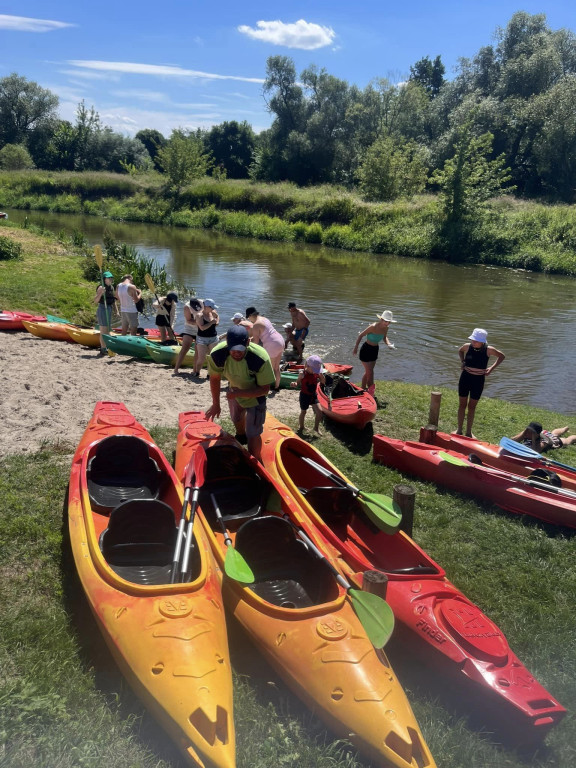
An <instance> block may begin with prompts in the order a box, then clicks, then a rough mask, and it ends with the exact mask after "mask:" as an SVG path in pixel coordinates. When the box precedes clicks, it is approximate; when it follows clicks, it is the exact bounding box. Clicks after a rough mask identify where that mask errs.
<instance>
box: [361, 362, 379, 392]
mask: <svg viewBox="0 0 576 768" xmlns="http://www.w3.org/2000/svg"><path fill="white" fill-rule="evenodd" d="M362 365H363V366H364V376H362V389H368V388H369V387H371V386H372V385H373V384H374V368H375V366H376V361H375V360H371V361H370V362H369V363H362Z"/></svg>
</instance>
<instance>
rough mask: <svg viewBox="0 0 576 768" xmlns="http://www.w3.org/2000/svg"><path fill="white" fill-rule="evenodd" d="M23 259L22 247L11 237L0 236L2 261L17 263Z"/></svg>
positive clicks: (0, 259) (0, 257)
mask: <svg viewBox="0 0 576 768" xmlns="http://www.w3.org/2000/svg"><path fill="white" fill-rule="evenodd" d="M21 258H22V246H21V245H20V243H17V242H15V241H14V240H12V238H10V237H4V235H0V261H17V260H18V259H21Z"/></svg>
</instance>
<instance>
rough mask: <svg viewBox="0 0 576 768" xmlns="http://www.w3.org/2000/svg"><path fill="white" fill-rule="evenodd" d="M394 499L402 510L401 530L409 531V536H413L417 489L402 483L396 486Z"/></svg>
mask: <svg viewBox="0 0 576 768" xmlns="http://www.w3.org/2000/svg"><path fill="white" fill-rule="evenodd" d="M392 498H393V500H394V501H395V502H396V504H398V506H399V507H400V509H401V510H402V522H401V523H400V530H401V531H404V533H407V534H408V536H412V529H413V527H414V502H415V500H416V491H415V490H414V488H412V486H411V485H404V484H402V483H400V484H398V485H395V486H394V494H393V496H392Z"/></svg>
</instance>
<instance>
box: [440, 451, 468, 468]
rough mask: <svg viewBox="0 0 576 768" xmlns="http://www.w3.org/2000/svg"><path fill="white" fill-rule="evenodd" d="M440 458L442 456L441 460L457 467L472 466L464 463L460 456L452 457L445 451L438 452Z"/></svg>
mask: <svg viewBox="0 0 576 768" xmlns="http://www.w3.org/2000/svg"><path fill="white" fill-rule="evenodd" d="M438 456H440V458H441V459H443V460H444V461H447V462H448V464H454V465H455V466H457V467H469V466H470V464H469V463H468V462H467V461H464V459H459V458H458V456H452V455H451V454H449V453H446V452H445V451H438Z"/></svg>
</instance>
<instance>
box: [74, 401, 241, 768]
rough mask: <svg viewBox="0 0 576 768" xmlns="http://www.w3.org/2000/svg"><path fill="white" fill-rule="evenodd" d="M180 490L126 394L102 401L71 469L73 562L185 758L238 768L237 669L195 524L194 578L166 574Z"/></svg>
mask: <svg viewBox="0 0 576 768" xmlns="http://www.w3.org/2000/svg"><path fill="white" fill-rule="evenodd" d="M182 504H183V498H182V492H181V488H180V484H179V483H178V481H177V479H176V476H175V475H174V471H173V470H172V467H171V466H170V465H169V464H168V462H167V460H166V458H165V457H164V455H163V454H162V452H161V451H160V449H159V448H158V447H157V446H156V445H155V444H154V442H153V440H152V438H151V437H150V435H149V434H148V432H146V430H145V429H144V428H143V427H142V426H141V425H140V424H139V423H138V422H137V421H136V420H135V418H134V417H133V416H132V414H131V413H130V412H129V411H128V409H127V408H126V406H125V405H124V404H123V403H114V402H99V403H97V404H96V407H95V409H94V414H93V416H92V418H91V420H90V422H89V423H88V426H87V428H86V431H85V433H84V435H83V437H82V439H81V440H80V443H79V445H78V448H77V449H76V453H75V455H74V459H73V462H72V470H71V474H70V486H69V502H68V523H69V529H70V540H71V545H72V552H73V555H74V561H75V563H76V568H77V571H78V575H79V577H80V581H81V583H82V587H83V589H84V592H85V593H86V597H87V599H88V603H89V605H90V608H91V609H92V612H93V614H94V616H95V618H96V622H97V624H98V626H99V628H100V630H101V632H102V634H103V636H104V638H105V640H106V643H107V645H108V646H109V648H110V651H111V652H112V655H113V656H114V659H115V660H116V662H117V664H118V666H119V667H120V669H121V671H122V673H123V674H124V675H125V677H126V678H127V679H128V681H129V682H130V684H131V686H132V687H133V688H134V690H135V691H136V693H137V694H138V695H139V696H140V697H141V698H142V700H143V701H144V703H145V704H146V706H147V707H148V708H149V709H150V711H151V712H152V713H153V714H154V716H155V717H156V718H157V719H158V720H159V721H160V722H161V724H162V725H163V726H164V728H165V729H166V730H167V731H168V733H169V734H170V735H171V737H172V738H173V739H174V741H175V742H176V743H177V744H178V746H179V747H180V749H181V751H182V753H183V755H184V756H185V758H186V760H187V763H186V764H188V765H194V766H198V765H201V766H202V765H205V764H206V763H208V764H209V765H214V766H216V767H217V768H234V766H235V764H236V762H235V736H234V721H233V711H232V675H231V667H230V658H229V653H228V641H227V637H226V625H225V618H224V610H223V605H222V597H221V591H220V585H219V580H218V575H217V570H216V566H215V563H214V560H213V557H212V555H211V552H210V547H209V545H208V542H207V540H206V537H205V535H204V533H203V531H202V527H201V526H200V525H195V526H194V536H193V540H194V549H193V555H192V558H191V560H192V571H191V579H190V581H186V582H184V583H175V584H171V583H170V581H171V579H170V576H171V564H172V560H173V553H174V547H175V542H176V535H177V525H178V521H179V519H180V515H181V510H182Z"/></svg>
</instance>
